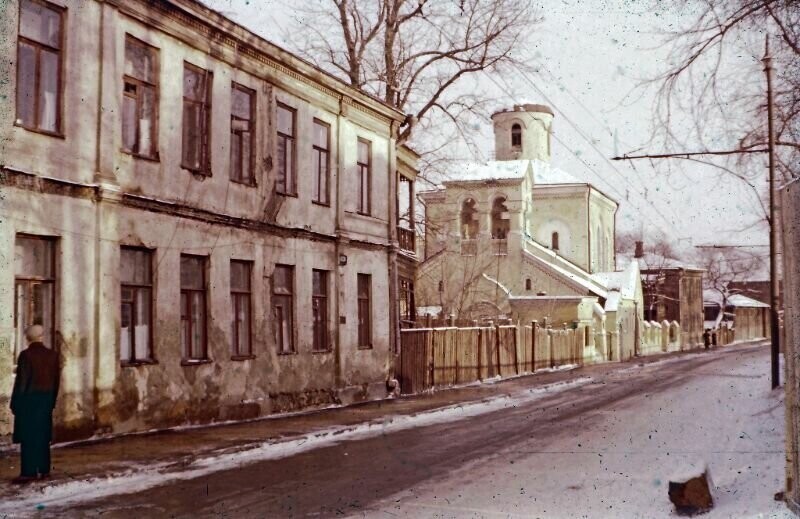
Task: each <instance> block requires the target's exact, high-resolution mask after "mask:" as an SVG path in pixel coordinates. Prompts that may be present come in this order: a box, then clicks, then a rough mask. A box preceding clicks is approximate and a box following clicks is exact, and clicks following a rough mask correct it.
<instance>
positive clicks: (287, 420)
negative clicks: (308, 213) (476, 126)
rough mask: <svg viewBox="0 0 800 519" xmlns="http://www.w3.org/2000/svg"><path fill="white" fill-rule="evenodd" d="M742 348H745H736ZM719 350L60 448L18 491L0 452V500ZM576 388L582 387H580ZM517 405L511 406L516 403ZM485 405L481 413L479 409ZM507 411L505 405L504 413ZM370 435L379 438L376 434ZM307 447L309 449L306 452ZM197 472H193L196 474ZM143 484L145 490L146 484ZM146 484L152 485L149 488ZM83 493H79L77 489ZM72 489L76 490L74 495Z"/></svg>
mask: <svg viewBox="0 0 800 519" xmlns="http://www.w3.org/2000/svg"><path fill="white" fill-rule="evenodd" d="M739 347H741V346H739ZM726 349H731V348H724V349H722V350H721V351H719V352H717V351H711V352H705V351H704V350H694V351H693V352H678V353H670V354H663V355H653V356H650V357H645V358H637V359H634V360H632V361H628V362H625V363H609V364H599V365H594V366H588V367H583V368H576V369H573V370H569V371H556V372H545V373H541V372H537V373H536V374H535V375H526V376H520V377H517V378H510V379H505V380H491V381H486V382H484V383H478V384H473V385H470V386H465V387H460V388H454V389H446V390H438V391H436V392H433V393H428V394H423V395H415V396H409V397H402V398H396V399H391V400H381V401H373V402H366V403H363V404H358V405H353V406H349V407H339V408H330V409H325V410H319V411H310V412H305V413H301V414H295V415H290V416H287V415H278V416H274V417H269V418H263V419H259V420H254V421H249V422H242V423H233V424H222V425H216V426H203V427H187V428H178V429H172V430H168V431H163V432H155V433H146V434H136V435H128V436H120V437H115V438H108V439H101V440H94V441H86V442H80V443H71V444H66V445H61V446H59V445H56V446H54V449H53V473H52V474H53V477H52V479H50V480H48V481H45V482H34V483H31V484H29V485H27V486H24V487H22V488H20V487H19V486H15V485H11V484H10V480H11V479H12V478H13V477H15V476H16V475H17V474H18V473H19V466H18V454H17V452H16V451H13V450H12V451H6V452H3V453H0V501H7V504H10V501H11V500H9V498H11V499H14V498H15V497H16V498H17V499H19V498H25V497H26V496H28V497H33V498H35V496H37V495H41V496H42V497H45V495H46V494H52V493H53V491H54V490H55V489H57V488H58V487H62V486H66V487H75V485H74V484H76V483H80V482H84V481H89V480H92V481H99V480H102V481H105V482H108V481H109V480H111V479H114V478H129V479H130V478H135V477H136V476H137V475H139V476H141V477H142V479H144V478H146V477H148V476H147V475H148V474H151V475H152V474H165V473H179V472H181V471H183V472H184V474H183V475H182V476H180V478H183V479H187V478H189V477H193V476H195V475H196V469H197V467H198V466H200V467H202V468H204V469H206V472H208V471H212V470H214V467H215V466H216V463H217V462H218V460H219V457H220V456H229V457H230V456H232V457H234V458H235V459H236V460H238V461H237V462H238V463H242V462H246V458H247V456H248V455H249V453H251V452H255V451H258V452H259V455H261V456H262V457H263V456H264V455H265V453H266V455H267V456H272V455H273V454H270V453H268V451H275V452H276V453H275V454H274V455H275V456H279V455H281V454H280V453H277V451H280V450H281V449H283V451H284V452H283V455H289V454H291V453H289V454H287V453H286V452H287V451H286V449H287V447H286V446H288V445H289V444H291V446H292V448H293V449H295V450H296V449H300V450H306V449H308V448H314V441H315V440H318V439H321V438H324V439H326V441H330V440H332V439H334V438H341V435H345V436H348V435H352V434H360V433H363V432H364V431H365V430H366V429H370V428H374V427H379V428H385V427H387V425H389V424H394V425H395V426H396V425H397V422H399V421H400V420H402V419H408V418H409V417H412V418H414V419H413V420H411V421H409V422H408V424H407V425H403V426H404V427H405V426H412V427H417V426H421V425H425V423H426V419H425V417H426V416H428V415H431V414H436V413H442V412H453V411H458V412H463V411H464V410H465V409H467V408H468V407H469V406H472V407H473V408H474V409H473V410H471V411H469V412H471V413H473V414H480V413H484V412H490V411H492V410H494V409H495V408H497V407H496V406H495V407H494V408H493V407H492V403H493V402H494V403H496V402H497V401H503V400H507V399H508V398H510V397H519V396H520V395H523V396H526V395H530V394H534V393H538V394H541V393H545V392H549V391H559V390H563V389H567V388H568V387H570V386H572V385H575V384H576V383H577V384H581V383H588V382H591V380H592V379H594V378H596V377H602V376H603V375H604V374H606V373H609V372H613V371H618V370H624V369H631V367H632V366H636V365H642V364H651V363H654V362H663V361H665V360H669V359H676V360H677V358H681V357H686V356H689V355H696V354H698V353H700V354H720V353H722V352H724V351H725V350H726ZM576 381H577V382H576ZM512 403H513V402H512ZM480 406H483V408H482V409H477V407H480ZM501 407H502V406H501ZM372 434H375V432H374V430H373V432H372ZM306 442H308V446H306V447H301V446H303V445H304V443H306ZM193 471H194V472H193ZM143 484H146V483H143ZM149 484H151V485H152V482H150V483H149ZM75 488H78V487H75ZM73 490H74V489H73Z"/></svg>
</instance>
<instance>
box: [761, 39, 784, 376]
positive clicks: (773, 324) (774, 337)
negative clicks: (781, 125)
mask: <svg viewBox="0 0 800 519" xmlns="http://www.w3.org/2000/svg"><path fill="white" fill-rule="evenodd" d="M762 61H763V62H764V73H765V74H766V76H767V128H768V130H767V131H768V133H769V135H768V137H767V153H768V156H769V251H770V254H769V294H770V302H769V306H770V335H771V337H770V341H771V343H772V344H771V346H772V389H775V388H776V387H778V386H779V385H780V371H779V369H778V366H779V362H780V360H779V359H780V324H779V321H778V309H779V305H780V301H779V296H780V294H779V293H778V260H777V257H778V254H777V250H776V247H777V244H778V220H777V218H776V217H775V123H774V114H773V110H774V108H773V106H772V104H773V103H772V56H770V55H769V35H767V39H766V41H765V43H764V59H763V60H762Z"/></svg>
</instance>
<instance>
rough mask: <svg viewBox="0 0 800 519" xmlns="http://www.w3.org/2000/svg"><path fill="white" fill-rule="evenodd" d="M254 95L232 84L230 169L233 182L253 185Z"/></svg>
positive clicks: (247, 89)
mask: <svg viewBox="0 0 800 519" xmlns="http://www.w3.org/2000/svg"><path fill="white" fill-rule="evenodd" d="M255 94H256V93H255V92H254V91H253V90H251V89H249V88H245V87H243V86H241V85H237V84H236V83H233V86H232V88H231V169H230V177H231V180H232V181H234V182H240V183H242V184H249V185H253V184H255V176H254V175H253V163H254V162H255V160H254V155H255V146H253V143H254V139H255V133H256V132H255V123H254V117H253V114H254V112H255V97H256V95H255Z"/></svg>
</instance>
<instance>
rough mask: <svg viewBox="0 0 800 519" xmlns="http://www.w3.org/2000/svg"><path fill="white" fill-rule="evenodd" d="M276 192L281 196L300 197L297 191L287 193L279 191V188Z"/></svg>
mask: <svg viewBox="0 0 800 519" xmlns="http://www.w3.org/2000/svg"><path fill="white" fill-rule="evenodd" d="M275 194H276V195H280V196H288V197H291V198H299V197H298V196H297V193H286V192H284V191H278V190H277V189H276V190H275Z"/></svg>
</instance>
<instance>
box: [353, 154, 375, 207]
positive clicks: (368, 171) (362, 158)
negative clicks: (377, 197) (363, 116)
mask: <svg viewBox="0 0 800 519" xmlns="http://www.w3.org/2000/svg"><path fill="white" fill-rule="evenodd" d="M356 167H357V169H358V213H359V214H366V215H368V214H370V213H371V208H372V201H371V200H370V191H371V188H372V143H371V142H369V141H368V140H365V139H358V160H357V162H356Z"/></svg>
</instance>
